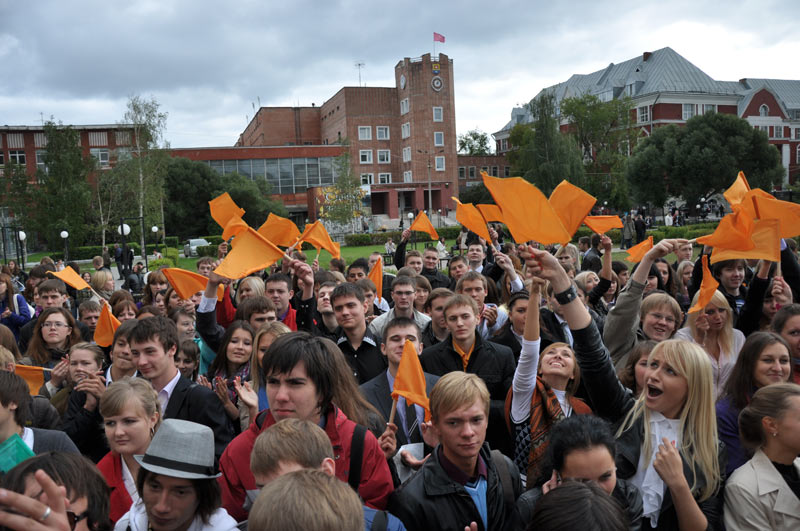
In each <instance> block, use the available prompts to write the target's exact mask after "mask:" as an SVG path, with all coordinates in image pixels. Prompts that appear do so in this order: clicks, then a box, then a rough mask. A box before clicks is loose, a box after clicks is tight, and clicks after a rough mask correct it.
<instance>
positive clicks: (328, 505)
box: [0, 220, 800, 531]
mask: <svg viewBox="0 0 800 531" xmlns="http://www.w3.org/2000/svg"><path fill="white" fill-rule="evenodd" d="M627 221H628V220H626V223H627ZM635 232H636V228H635V227H631V230H630V231H629V232H627V233H626V232H625V231H623V240H628V241H627V242H624V243H627V244H630V240H632V239H633V238H634V237H635ZM410 234H411V233H410V231H409V230H406V231H404V232H403V233H402V237H401V238H400V240H399V241H398V242H396V243H395V242H391V241H389V242H387V245H386V248H385V249H386V251H387V253H388V252H391V255H392V259H393V263H394V265H395V267H396V268H397V272H396V274H393V273H390V272H389V271H388V268H387V269H386V270H384V272H383V275H382V278H381V282H380V284H381V286H380V287H378V286H376V285H375V283H374V281H373V280H372V279H371V278H370V276H371V275H370V272H371V271H372V270H373V268H374V267H376V264H377V263H378V262H379V261H381V260H382V255H384V253H381V252H377V251H376V252H374V253H372V254H370V255H369V256H364V257H359V258H357V259H355V260H353V261H352V262H351V263H350V264H346V263H345V262H344V261H343V260H341V259H333V260H331V262H330V265H329V267H328V269H327V270H326V269H323V268H321V267H320V266H319V263H318V261H317V260H309V258H307V257H306V255H305V254H304V253H302V252H301V251H293V254H292V256H291V258H290V257H286V258H285V259H284V260H282V261H280V262H279V263H277V264H275V265H274V266H272V267H270V268H269V269H268V270H265V271H262V272H258V273H254V274H252V275H250V276H247V277H245V278H241V279H228V278H225V277H222V276H220V275H218V274H216V273H215V272H214V270H215V269H216V267H217V265H218V260H221V259H223V258H224V257H225V255H226V253H227V244H222V245H220V247H219V253H218V256H217V257H216V259H215V258H209V257H205V258H200V259H199V260H198V261H197V264H196V269H197V272H198V273H199V274H200V275H202V276H204V277H206V278H207V281H206V287H205V289H204V291H199V292H197V293H194V294H191V296H188V298H183V297H186V296H187V295H186V293H183V292H181V290H180V289H176V288H175V286H171V285H170V283H169V282H168V279H167V277H166V275H165V274H164V272H163V271H160V270H155V271H150V272H146V271H144V270H143V268H141V267H138V265H137V266H133V267H132V268H129V269H128V270H126V271H125V272H124V274H123V271H122V270H120V271H119V275H120V276H121V277H122V280H123V288H122V289H116V290H115V289H114V287H115V282H114V275H113V273H111V271H110V256H109V257H106V258H108V260H104V257H97V259H96V260H95V261H94V263H93V270H94V271H93V272H92V273H91V274H89V275H88V282H89V284H90V285H91V286H92V288H93V291H89V290H83V291H79V290H75V289H73V288H71V287H68V286H67V285H65V284H64V283H63V282H62V281H61V280H59V279H58V278H53V277H52V276H51V275H49V274H48V273H49V272H51V271H55V270H56V265H55V264H53V263H52V262H48V261H46V260H45V261H44V262H43V263H42V264H39V265H37V266H35V267H33V268H32V269H31V270H30V271H27V272H26V271H24V270H23V268H21V267H20V266H19V265H18V264H15V263H13V262H10V263H9V264H8V265H7V266H3V267H2V272H1V273H0V318H1V319H2V326H0V369H1V370H0V470H2V473H3V474H2V477H0V526H3V527H4V528H7V529H26V530H27V529H41V530H44V529H51V530H54V529H59V530H65V529H94V530H103V529H117V530H142V531H144V530H186V529H191V530H201V529H209V530H212V529H213V530H228V529H231V530H232V529H246V528H250V529H254V530H255V529H258V530H261V529H276V530H278V529H280V530H284V529H310V530H316V529H319V530H323V529H325V530H328V529H342V530H357V529H367V530H370V529H375V530H380V529H392V530H400V529H410V530H431V529H457V530H459V531H460V530H462V529H465V530H470V531H474V530H486V529H497V530H517V529H519V530H525V529H530V530H537V531H538V530H557V529H559V530H560V529H578V528H580V529H587V530H599V531H600V530H602V531H606V530H608V531H616V530H627V529H635V530H638V529H650V528H652V529H663V530H673V529H676V530H682V531H684V530H685V531H688V530H694V529H728V530H745V529H752V530H764V529H776V530H778V529H787V530H788V529H798V528H800V460H798V455H799V454H800V385H798V383H800V304H796V303H795V302H794V301H796V300H798V301H800V299H798V297H800V266H798V258H797V255H796V243H795V242H794V241H793V240H788V239H787V240H783V241H781V254H780V262H779V263H771V262H767V261H754V262H753V261H745V260H741V259H734V260H724V261H719V262H716V263H714V264H713V266H712V269H711V273H712V275H713V276H714V278H715V279H716V280H717V281H718V283H719V287H718V290H717V291H716V292H715V293H714V294H713V296H712V297H711V300H710V302H708V303H707V304H705V306H704V307H702V308H700V309H699V311H693V312H691V313H690V312H689V310H690V308H691V307H692V306H694V305H695V304H697V303H698V301H699V300H700V287H701V285H703V267H701V257H702V256H703V255H707V254H709V253H710V252H711V249H709V248H705V247H703V248H694V246H693V245H692V243H691V242H688V241H686V240H674V239H665V240H661V241H660V242H658V243H657V244H656V245H654V246H653V247H652V248H651V249H650V250H649V251H648V252H647V253H646V254H645V255H644V257H643V258H642V259H641V261H640V262H638V263H637V264H635V265H633V267H632V268H629V264H627V263H625V262H623V261H615V260H614V257H613V256H612V242H611V240H610V239H609V238H608V237H607V236H603V235H600V234H593V235H592V236H591V237H587V238H581V239H579V241H578V245H573V244H566V245H563V246H552V247H550V246H548V247H544V246H541V245H538V244H535V242H525V243H522V244H516V243H511V242H510V241H507V240H508V239H509V238H508V237H507V236H505V235H504V234H503V232H502V229H501V227H500V226H495V227H491V228H490V231H489V234H490V237H491V241H484V240H483V239H481V238H479V237H478V236H476V235H475V234H473V233H469V232H468V231H465V232H464V235H465V237H464V238H463V239H462V241H460V242H459V244H458V245H457V246H456V248H459V247H460V248H463V252H462V253H461V254H454V255H453V256H446V259H445V260H444V261H445V262H446V263H447V266H448V267H447V268H446V272H445V271H444V270H442V269H440V264H442V262H443V260H442V258H443V257H444V256H445V255H447V249H446V247H445V245H444V242H439V245H438V246H436V247H434V246H428V247H425V248H424V250H423V251H422V252H420V251H417V250H415V249H409V248H408V247H409V245H408V244H409V240H410ZM638 239H639V238H637V240H638ZM668 257H674V258H671V259H670V260H669V261H668V260H667V258H668ZM129 263H130V264H132V263H133V261H132V260H130V261H129ZM67 267H74V268H75V269H76V272H77V273H78V274H80V273H81V271H80V268H79V266H78V265H77V264H67ZM137 267H138V268H137ZM220 293H221V296H219V294H220ZM106 304H107V305H108V308H109V309H110V310H111V312H112V313H113V315H114V316H115V317H116V318H117V319H118V320H119V321H120V323H121V324H120V325H119V326H118V327H117V328H116V330H115V332H114V336H113V340H112V341H111V344H110V346H108V347H101V346H99V345H97V344H96V343H95V341H94V335H95V330H96V327H97V325H98V320H99V318H100V315H101V312H102V311H103V306H104V305H106ZM409 345H410V346H409ZM411 347H413V348H411ZM409 355H411V356H414V355H416V356H418V357H419V365H421V367H422V370H423V371H424V379H425V388H426V389H425V392H426V394H427V396H428V399H429V407H428V408H425V407H423V404H417V403H412V402H413V401H411V400H409V401H406V399H405V398H404V397H403V396H400V397H399V398H397V399H393V397H392V391H393V389H394V386H395V380H396V379H397V378H398V370H399V368H400V365H401V360H402V359H403V356H409ZM28 367H41V368H43V369H44V371H43V373H44V384H43V385H41V388H39V389H33V390H31V389H30V387H29V383H28V381H26V379H25V378H23V377H22V376H21V374H23V373H24V372H25V371H26V370H29V369H28ZM795 526H797V527H795Z"/></svg>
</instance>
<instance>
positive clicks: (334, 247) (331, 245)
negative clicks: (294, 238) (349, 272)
mask: <svg viewBox="0 0 800 531" xmlns="http://www.w3.org/2000/svg"><path fill="white" fill-rule="evenodd" d="M300 241H301V242H308V243H310V244H311V245H313V246H314V247H315V248H316V249H317V251H319V250H320V249H325V250H326V251H328V252H329V253H331V256H332V257H333V258H341V257H342V252H341V248H340V246H339V244H338V243H337V242H334V241H333V240H331V236H330V234H328V231H327V229H326V228H325V225H323V224H322V222H321V221H320V220H317V221H315V222H314V223H311V224H310V225H306V230H304V231H303V234H302V235H301V236H300Z"/></svg>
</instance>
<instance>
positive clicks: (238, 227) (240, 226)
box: [222, 216, 249, 241]
mask: <svg viewBox="0 0 800 531" xmlns="http://www.w3.org/2000/svg"><path fill="white" fill-rule="evenodd" d="M248 227H249V225H248V224H247V223H245V221H244V220H243V219H242V218H240V217H239V216H233V217H231V218H230V219H229V220H228V223H227V225H225V227H224V228H223V230H222V239H223V240H225V241H227V240H230V239H231V238H232V237H233V236H235V235H237V234H239V233H240V232H242V231H243V230H245V229H247V228H248Z"/></svg>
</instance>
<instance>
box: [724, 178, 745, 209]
mask: <svg viewBox="0 0 800 531" xmlns="http://www.w3.org/2000/svg"><path fill="white" fill-rule="evenodd" d="M749 191H750V184H749V183H748V182H747V178H746V177H745V176H744V172H743V171H740V172H739V175H737V176H736V180H735V181H733V184H732V185H731V186H730V188H728V189H727V190H725V191H724V192H723V193H722V195H723V196H725V200H726V201H728V203H730V205H731V206H733V205H738V204H739V203H741V202H742V201H743V200H744V196H745V194H747V192H749Z"/></svg>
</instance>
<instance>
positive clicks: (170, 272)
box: [161, 267, 225, 300]
mask: <svg viewBox="0 0 800 531" xmlns="http://www.w3.org/2000/svg"><path fill="white" fill-rule="evenodd" d="M161 272H162V273H164V275H165V276H166V277H167V281H168V282H169V285H170V286H172V288H173V289H174V290H175V292H176V293H177V294H178V297H180V298H181V299H190V298H191V297H192V295H194V294H195V293H197V292H198V291H205V289H206V285H207V284H208V278H207V277H204V276H203V275H201V274H200V273H195V272H194V271H187V270H186V269H180V268H178V267H167V268H164V269H162V270H161ZM224 294H225V286H223V285H221V284H220V285H219V286H217V300H222V296H223V295H224Z"/></svg>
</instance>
